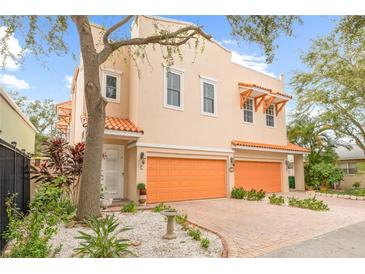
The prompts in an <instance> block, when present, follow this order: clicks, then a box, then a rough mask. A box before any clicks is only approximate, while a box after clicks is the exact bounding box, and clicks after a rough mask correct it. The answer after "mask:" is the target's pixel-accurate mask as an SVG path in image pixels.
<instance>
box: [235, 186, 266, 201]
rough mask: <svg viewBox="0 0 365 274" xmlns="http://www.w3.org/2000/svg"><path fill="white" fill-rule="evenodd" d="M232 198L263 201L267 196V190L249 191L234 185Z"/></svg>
mask: <svg viewBox="0 0 365 274" xmlns="http://www.w3.org/2000/svg"><path fill="white" fill-rule="evenodd" d="M231 198H233V199H246V200H248V201H261V200H262V199H264V198H265V191H263V190H262V189H260V190H259V191H256V190H255V189H251V190H250V191H247V190H245V189H243V187H234V188H233V189H232V191H231Z"/></svg>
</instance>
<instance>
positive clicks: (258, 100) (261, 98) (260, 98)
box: [255, 94, 267, 112]
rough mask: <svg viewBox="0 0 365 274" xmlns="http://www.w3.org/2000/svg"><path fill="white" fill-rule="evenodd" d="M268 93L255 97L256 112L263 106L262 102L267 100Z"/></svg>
mask: <svg viewBox="0 0 365 274" xmlns="http://www.w3.org/2000/svg"><path fill="white" fill-rule="evenodd" d="M266 95H267V94H263V95H260V96H257V97H255V112H257V110H258V109H259V107H260V106H261V104H262V102H264V101H265V98H266Z"/></svg>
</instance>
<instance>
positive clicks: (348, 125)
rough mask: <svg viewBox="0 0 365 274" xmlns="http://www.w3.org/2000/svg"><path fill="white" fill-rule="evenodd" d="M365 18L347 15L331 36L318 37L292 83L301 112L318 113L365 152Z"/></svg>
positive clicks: (321, 119) (306, 54)
mask: <svg viewBox="0 0 365 274" xmlns="http://www.w3.org/2000/svg"><path fill="white" fill-rule="evenodd" d="M364 52H365V17H364V16H347V17H343V18H342V19H341V20H340V22H339V24H338V26H337V27H336V28H335V30H334V31H333V32H331V33H330V34H329V35H328V36H326V37H323V38H319V39H317V40H315V41H314V42H313V44H312V46H311V48H310V49H309V51H308V52H307V53H305V54H304V55H303V56H302V61H303V63H304V64H305V65H307V66H308V68H309V70H308V71H306V72H297V73H296V74H295V75H294V77H293V78H292V80H291V84H292V86H293V87H294V89H295V92H296V95H297V96H298V111H299V112H300V113H302V114H304V115H305V114H308V115H309V114H311V115H313V113H317V115H316V116H317V117H318V119H319V120H320V121H321V123H322V124H326V125H327V126H328V127H329V128H331V129H333V131H334V133H335V134H336V135H337V136H339V137H346V138H347V139H348V140H352V141H354V142H355V143H356V144H357V145H358V146H359V147H360V148H361V149H362V150H363V151H364V153H365V54H364Z"/></svg>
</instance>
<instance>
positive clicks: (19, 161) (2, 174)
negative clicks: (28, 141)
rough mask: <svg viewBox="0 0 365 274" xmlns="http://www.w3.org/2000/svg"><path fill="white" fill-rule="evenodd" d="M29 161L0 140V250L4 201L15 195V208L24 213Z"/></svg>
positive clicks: (3, 241) (28, 185) (4, 219)
mask: <svg viewBox="0 0 365 274" xmlns="http://www.w3.org/2000/svg"><path fill="white" fill-rule="evenodd" d="M29 172H30V159H29V157H28V156H27V155H26V154H25V153H24V152H22V151H20V150H18V149H16V148H15V147H14V146H12V145H11V144H8V143H7V142H5V141H4V140H2V139H0V250H2V249H3V247H4V245H5V239H4V237H3V233H4V232H5V230H6V228H7V225H8V218H7V216H6V208H5V200H6V198H7V197H9V196H10V195H12V194H15V193H17V194H18V196H17V199H16V206H17V207H18V208H19V209H20V210H21V211H22V212H24V213H25V212H26V210H27V206H28V203H29V199H30V174H29Z"/></svg>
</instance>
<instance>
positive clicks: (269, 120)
mask: <svg viewBox="0 0 365 274" xmlns="http://www.w3.org/2000/svg"><path fill="white" fill-rule="evenodd" d="M266 126H268V127H275V109H274V105H270V106H269V107H268V108H267V110H266Z"/></svg>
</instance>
